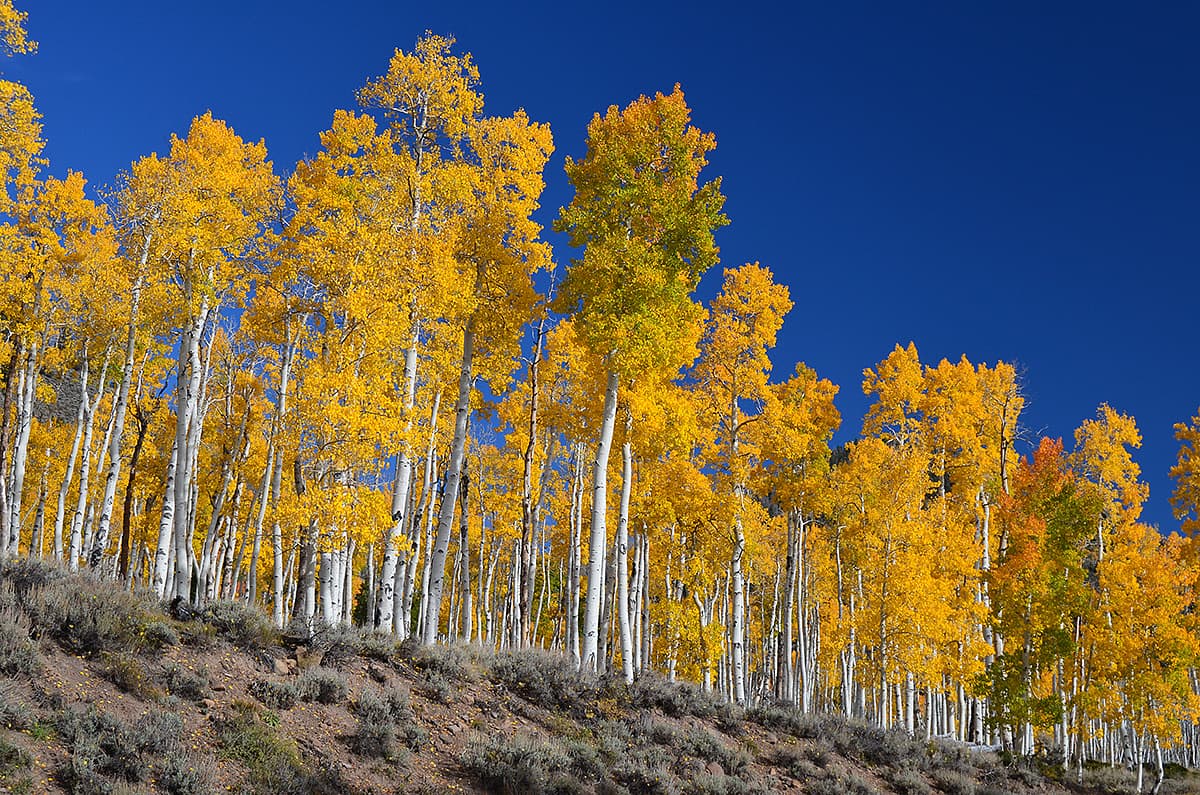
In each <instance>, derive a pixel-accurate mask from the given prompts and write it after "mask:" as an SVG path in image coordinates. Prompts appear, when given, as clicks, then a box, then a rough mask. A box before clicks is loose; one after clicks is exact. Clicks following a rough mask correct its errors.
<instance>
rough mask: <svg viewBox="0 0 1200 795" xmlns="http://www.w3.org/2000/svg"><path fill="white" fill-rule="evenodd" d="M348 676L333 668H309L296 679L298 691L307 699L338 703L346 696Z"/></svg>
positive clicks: (324, 702)
mask: <svg viewBox="0 0 1200 795" xmlns="http://www.w3.org/2000/svg"><path fill="white" fill-rule="evenodd" d="M347 690H349V685H348V684H347V683H346V677H345V676H343V675H342V674H340V673H338V672H337V671H335V670H333V669H332V668H321V667H317V668H309V669H308V670H307V671H305V672H304V673H302V674H300V677H299V678H298V679H297V680H296V691H297V692H298V693H299V694H300V698H302V699H304V700H305V701H316V702H319V703H321V704H337V703H339V702H341V701H343V700H344V699H345V698H346V691H347Z"/></svg>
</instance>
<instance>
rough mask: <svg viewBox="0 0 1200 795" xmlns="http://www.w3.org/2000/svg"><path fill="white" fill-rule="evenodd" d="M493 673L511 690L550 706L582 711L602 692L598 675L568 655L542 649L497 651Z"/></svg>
mask: <svg viewBox="0 0 1200 795" xmlns="http://www.w3.org/2000/svg"><path fill="white" fill-rule="evenodd" d="M492 675H493V677H495V679H496V681H497V682H499V683H501V684H503V685H504V686H505V687H506V688H507V689H508V690H509V691H511V692H513V693H516V694H517V695H518V696H520V697H521V698H523V699H525V700H526V701H528V702H530V703H531V704H536V705H538V706H540V707H545V708H546V709H562V710H575V711H578V710H579V709H581V708H583V707H584V706H586V705H587V704H588V703H590V702H594V701H595V700H596V698H597V697H598V696H599V694H600V681H599V680H598V679H597V678H596V677H594V676H591V675H589V674H585V673H580V672H579V671H578V670H577V669H576V668H575V666H574V665H573V664H572V663H571V661H570V659H569V658H568V657H565V656H563V655H561V654H554V653H552V652H547V651H542V650H540V649H523V650H521V651H516V652H512V653H511V654H501V655H497V656H496V661H495V663H494V666H493V668H492Z"/></svg>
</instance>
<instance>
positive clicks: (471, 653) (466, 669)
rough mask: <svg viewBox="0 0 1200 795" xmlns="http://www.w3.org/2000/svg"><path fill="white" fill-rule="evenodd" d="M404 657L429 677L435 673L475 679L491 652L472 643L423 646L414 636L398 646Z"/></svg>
mask: <svg viewBox="0 0 1200 795" xmlns="http://www.w3.org/2000/svg"><path fill="white" fill-rule="evenodd" d="M398 650H399V653H400V655H401V656H403V657H404V658H406V659H407V660H408V661H409V662H410V663H412V666H413V668H416V669H417V670H418V671H421V672H423V673H425V674H426V676H428V675H429V674H431V673H436V674H439V675H441V676H442V677H444V678H445V679H448V680H450V681H456V682H463V681H472V682H473V681H475V680H476V679H478V678H479V669H480V667H481V666H482V665H483V664H484V663H486V662H488V660H489V657H490V655H489V654H488V653H487V652H484V651H483V650H482V649H480V648H479V647H477V646H473V645H470V644H462V643H460V644H452V645H433V646H422V645H420V644H419V643H418V642H417V640H416V639H415V638H409V639H408V640H405V641H404V642H403V643H401V644H400V645H399V647H398Z"/></svg>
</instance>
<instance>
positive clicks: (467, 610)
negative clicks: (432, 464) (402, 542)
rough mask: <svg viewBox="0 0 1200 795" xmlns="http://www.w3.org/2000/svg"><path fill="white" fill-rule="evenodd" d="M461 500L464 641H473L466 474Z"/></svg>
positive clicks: (459, 534) (481, 559) (468, 482)
mask: <svg viewBox="0 0 1200 795" xmlns="http://www.w3.org/2000/svg"><path fill="white" fill-rule="evenodd" d="M458 483H459V499H460V500H462V505H460V506H459V508H458V546H459V549H460V550H461V551H462V570H461V572H460V573H461V576H462V637H463V640H466V641H470V640H471V632H472V626H471V611H472V610H473V608H474V605H473V604H472V603H471V537H470V533H469V529H470V517H469V516H468V514H467V506H468V505H469V504H470V502H469V501H468V499H467V498H468V497H469V496H470V491H471V480H470V478H469V477H467V474H466V473H465V472H464V473H463V476H462V479H461V480H459V482H458ZM479 561H480V564H482V563H483V558H482V557H481V558H480V559H479Z"/></svg>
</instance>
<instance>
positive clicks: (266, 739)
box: [216, 701, 308, 795]
mask: <svg viewBox="0 0 1200 795" xmlns="http://www.w3.org/2000/svg"><path fill="white" fill-rule="evenodd" d="M216 729H217V737H218V739H219V740H220V742H221V750H222V753H224V755H225V756H227V757H229V758H230V759H234V760H237V761H238V762H241V763H242V764H243V765H245V766H246V768H247V769H248V771H249V776H250V784H251V786H252V787H253V790H254V792H256V793H260V794H261V795H276V793H284V792H303V791H304V790H303V789H302V786H303V784H304V783H305V781H306V780H307V778H308V775H307V773H306V772H305V770H304V765H303V763H302V762H301V760H300V752H299V750H297V748H296V744H295V743H294V742H292V741H291V740H290V739H288V738H286V737H281V736H279V735H278V734H277V733H276V732H275V730H274V728H272V727H271V726H268V725H267V724H266V723H264V722H263V721H262V719H261V718H260V715H259V711H258V709H257V708H256V707H255V706H254V705H253V704H248V703H246V702H241V701H236V702H234V703H233V705H232V707H231V709H230V711H229V712H228V713H227V714H225V715H223V716H222V717H221V718H220V719H219V720H218V721H217V722H216Z"/></svg>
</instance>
